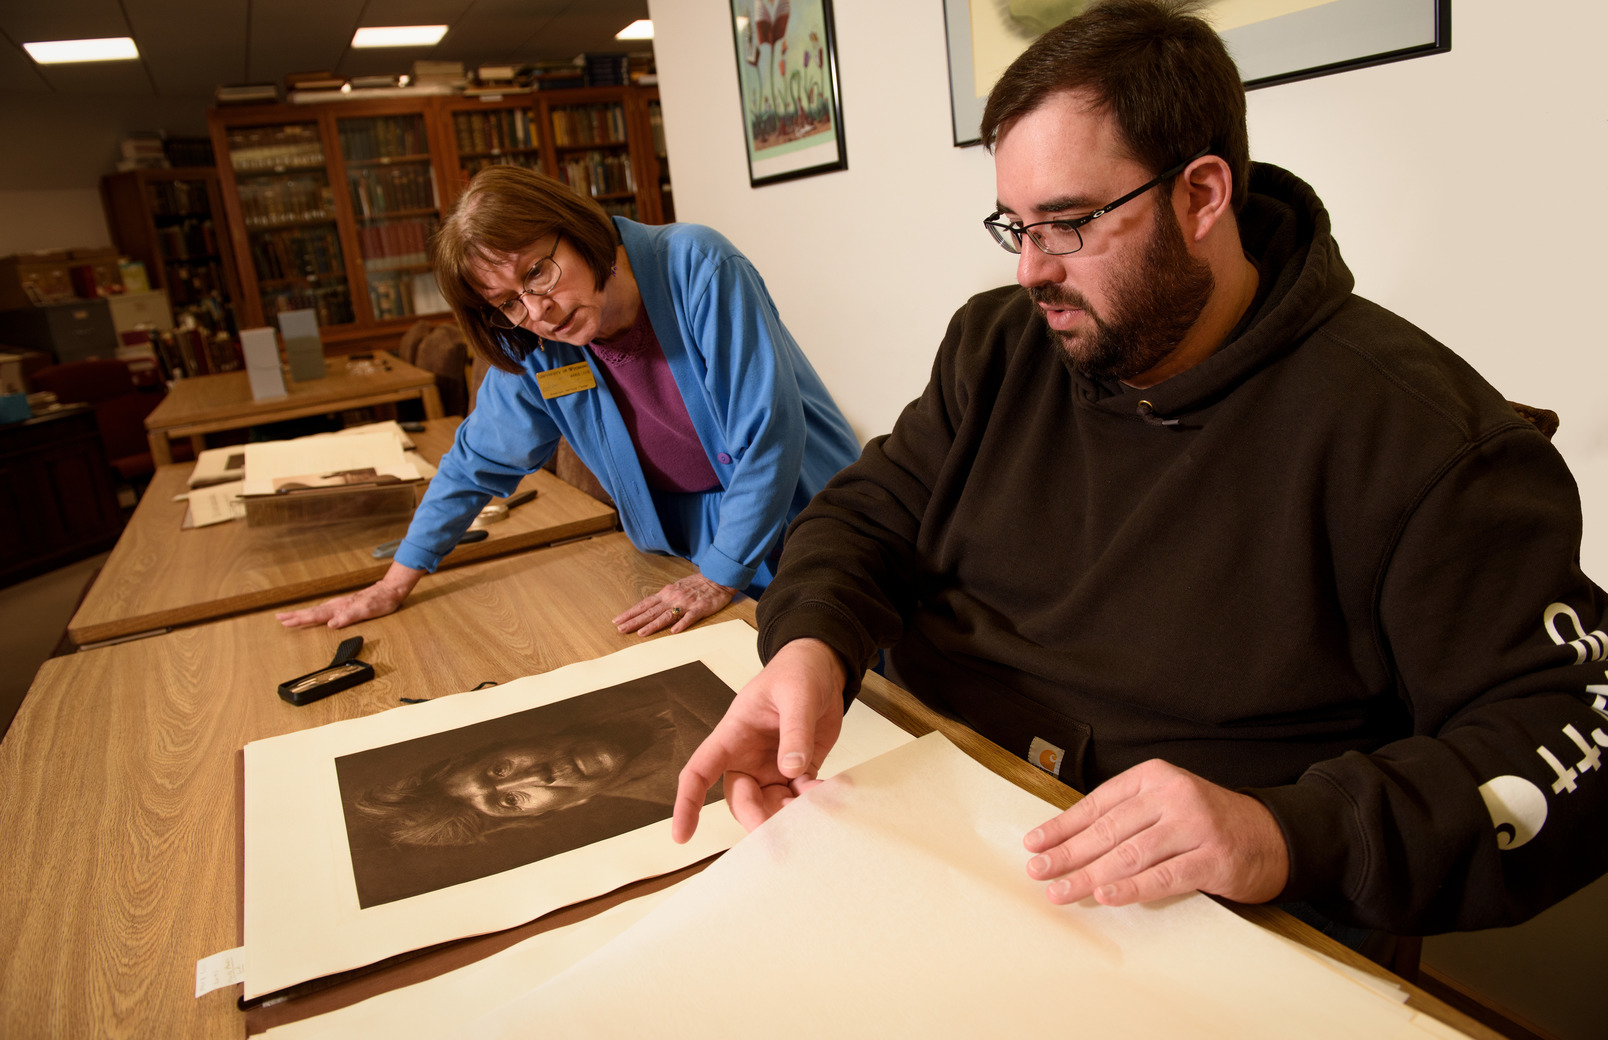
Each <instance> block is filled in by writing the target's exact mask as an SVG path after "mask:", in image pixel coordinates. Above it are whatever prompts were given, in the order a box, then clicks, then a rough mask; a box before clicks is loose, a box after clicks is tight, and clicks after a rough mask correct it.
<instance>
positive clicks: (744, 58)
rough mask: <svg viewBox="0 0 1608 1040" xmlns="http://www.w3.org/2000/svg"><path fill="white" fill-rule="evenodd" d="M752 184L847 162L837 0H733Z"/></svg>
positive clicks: (838, 166)
mask: <svg viewBox="0 0 1608 1040" xmlns="http://www.w3.org/2000/svg"><path fill="white" fill-rule="evenodd" d="M730 3H731V33H732V42H733V44H734V45H735V47H736V50H737V94H738V99H739V100H740V101H741V102H742V108H743V136H744V137H745V139H746V141H747V148H748V183H749V184H750V185H752V186H753V187H756V188H757V187H759V186H761V185H764V184H775V183H776V182H778V181H785V180H792V179H793V178H795V177H808V176H810V175H812V174H817V173H826V172H828V171H830V170H846V169H848V168H849V159H848V154H847V152H846V151H845V150H844V147H843V105H842V100H841V95H840V94H839V91H838V69H837V43H836V40H835V38H834V36H833V32H832V2H831V0H730Z"/></svg>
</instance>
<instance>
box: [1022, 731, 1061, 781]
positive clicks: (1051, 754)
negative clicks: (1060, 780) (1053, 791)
mask: <svg viewBox="0 0 1608 1040" xmlns="http://www.w3.org/2000/svg"><path fill="white" fill-rule="evenodd" d="M1065 758H1066V752H1065V751H1063V750H1062V749H1060V748H1058V747H1056V746H1055V745H1054V744H1051V743H1050V742H1049V741H1047V740H1045V739H1044V738H1043V737H1034V738H1033V743H1031V744H1029V745H1028V746H1027V760H1028V761H1029V762H1031V763H1033V764H1034V765H1036V766H1038V767H1039V768H1040V769H1042V770H1044V771H1045V772H1046V773H1049V774H1050V775H1051V776H1060V775H1061V762H1062V761H1063V760H1064V759H1065Z"/></svg>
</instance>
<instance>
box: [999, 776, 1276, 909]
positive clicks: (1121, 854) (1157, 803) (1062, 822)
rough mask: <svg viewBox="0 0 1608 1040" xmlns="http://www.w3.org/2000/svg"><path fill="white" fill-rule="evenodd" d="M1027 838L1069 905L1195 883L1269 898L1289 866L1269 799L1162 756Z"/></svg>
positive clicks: (1034, 864) (1158, 894) (1056, 894)
mask: <svg viewBox="0 0 1608 1040" xmlns="http://www.w3.org/2000/svg"><path fill="white" fill-rule="evenodd" d="M1023 844H1024V845H1025V846H1026V847H1027V850H1028V851H1029V852H1032V853H1036V855H1034V856H1033V858H1032V859H1030V860H1029V861H1028V864H1027V873H1028V875H1029V876H1031V877H1034V878H1037V879H1039V880H1041V881H1050V882H1051V883H1050V885H1049V888H1048V889H1047V890H1046V894H1047V895H1048V896H1049V899H1050V902H1052V903H1061V904H1065V903H1075V902H1077V901H1078V900H1080V899H1084V898H1086V897H1088V896H1093V897H1094V898H1095V900H1096V901H1097V902H1100V903H1104V904H1105V905H1107V906H1126V905H1128V904H1130V903H1148V902H1151V901H1152V900H1156V899H1162V898H1165V897H1167V896H1171V895H1179V894H1181V893H1186V892H1195V891H1200V892H1209V893H1211V894H1212V895H1217V896H1222V897H1224V898H1225V899H1232V900H1234V901H1235V902H1240V903H1265V902H1267V901H1268V900H1270V899H1272V898H1274V897H1275V896H1277V895H1278V894H1279V892H1280V891H1282V890H1283V888H1284V883H1285V880H1286V878H1287V877H1288V875H1289V867H1290V860H1289V851H1288V849H1287V848H1286V846H1285V844H1284V835H1283V832H1282V831H1280V829H1279V825H1278V823H1277V822H1276V821H1275V820H1274V819H1273V814H1272V813H1271V812H1269V811H1268V810H1267V808H1266V807H1265V806H1263V805H1262V803H1261V802H1258V801H1257V800H1256V799H1254V798H1251V797H1250V796H1248V795H1243V794H1236V793H1235V792H1233V791H1230V790H1228V789H1227V788H1223V787H1218V786H1217V785H1216V784H1213V783H1208V782H1207V781H1205V780H1202V779H1201V778H1200V777H1198V776H1195V775H1194V774H1193V773H1190V772H1187V771H1185V770H1183V769H1179V768H1178V767H1176V766H1173V765H1169V764H1168V763H1166V762H1163V761H1160V760H1159V759H1152V760H1151V761H1149V762H1144V763H1141V764H1140V765H1137V766H1134V767H1133V768H1132V769H1129V770H1127V771H1126V772H1123V773H1119V774H1118V775H1116V776H1114V777H1112V778H1111V779H1110V780H1107V781H1106V782H1105V783H1103V784H1101V785H1100V786H1099V787H1096V788H1095V789H1094V790H1093V791H1090V792H1089V794H1088V796H1087V797H1086V798H1084V799H1083V800H1082V801H1080V802H1078V803H1077V804H1076V805H1074V806H1072V808H1070V809H1068V810H1067V811H1066V812H1064V813H1062V814H1061V815H1059V816H1057V817H1055V818H1054V819H1053V820H1050V821H1049V822H1047V823H1045V824H1044V825H1043V826H1042V827H1039V828H1038V829H1036V830H1034V831H1032V832H1030V833H1029V834H1028V835H1027V837H1026V838H1025V839H1024V840H1023ZM1052 879H1053V880H1052Z"/></svg>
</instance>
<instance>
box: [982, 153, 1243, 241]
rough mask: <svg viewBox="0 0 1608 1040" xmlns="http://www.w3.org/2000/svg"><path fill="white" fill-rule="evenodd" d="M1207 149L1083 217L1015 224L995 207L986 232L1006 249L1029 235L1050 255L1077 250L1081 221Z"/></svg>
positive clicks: (1142, 190)
mask: <svg viewBox="0 0 1608 1040" xmlns="http://www.w3.org/2000/svg"><path fill="white" fill-rule="evenodd" d="M1209 151H1211V146H1210V145H1208V146H1207V147H1205V148H1202V149H1201V150H1200V151H1198V152H1196V153H1195V154H1194V155H1191V156H1190V157H1189V158H1187V159H1185V160H1184V161H1183V162H1181V163H1179V164H1178V165H1177V166H1174V167H1173V168H1172V169H1170V170H1164V171H1162V172H1161V173H1158V174H1156V176H1155V177H1154V178H1152V179H1151V180H1149V181H1146V182H1145V184H1144V185H1143V186H1142V187H1138V188H1135V189H1134V190H1132V191H1130V192H1128V194H1126V195H1124V196H1123V197H1122V198H1120V199H1117V200H1116V201H1115V202H1108V203H1106V204H1105V205H1104V206H1101V207H1100V208H1099V209H1097V210H1095V211H1094V212H1093V213H1090V214H1089V215H1088V216H1086V217H1075V218H1073V219H1071V220H1041V221H1038V222H1037V223H1034V224H1017V223H1013V222H1011V221H1005V220H1000V219H999V218H1000V213H1001V211H1000V210H995V211H994V212H992V213H990V214H989V215H988V217H987V218H986V219H984V221H983V226H984V227H986V228H987V229H988V233H989V234H991V235H993V236H994V241H996V242H998V243H999V244H1000V247H1001V248H1002V249H1004V250H1005V251H1006V252H1007V253H1020V252H1021V251H1022V240H1023V239H1024V238H1031V239H1032V240H1033V244H1034V245H1035V246H1037V247H1038V250H1039V252H1041V253H1045V254H1048V255H1050V256H1065V255H1067V254H1068V253H1076V252H1077V251H1078V250H1080V249H1082V248H1083V233H1082V232H1081V231H1080V230H1079V229H1080V228H1082V227H1083V225H1085V224H1087V223H1088V222H1089V221H1091V220H1095V219H1096V218H1099V217H1103V216H1105V215H1106V214H1107V213H1110V212H1111V211H1112V210H1114V209H1116V208H1117V207H1118V206H1120V205H1122V204H1123V203H1125V202H1132V201H1133V200H1134V199H1137V198H1138V197H1139V196H1141V195H1143V194H1144V193H1145V192H1147V191H1149V190H1150V189H1151V188H1154V187H1155V186H1156V185H1158V184H1160V183H1161V182H1162V181H1164V180H1166V179H1167V178H1169V177H1176V176H1177V175H1178V174H1180V173H1182V172H1184V167H1186V166H1188V165H1189V164H1190V163H1192V162H1194V161H1195V160H1196V159H1199V158H1200V157H1201V156H1203V155H1205V154H1206V153H1207V152H1209Z"/></svg>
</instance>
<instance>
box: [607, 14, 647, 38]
mask: <svg viewBox="0 0 1608 1040" xmlns="http://www.w3.org/2000/svg"><path fill="white" fill-rule="evenodd" d="M614 38H615V39H616V40H651V39H653V21H652V20H651V19H648V18H638V19H637V20H636V21H634V22H632V23H631V24H630V25H628V26H626V27H625V28H624V29H621V30H620V31H619V32H617V33H615V34H614Z"/></svg>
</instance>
